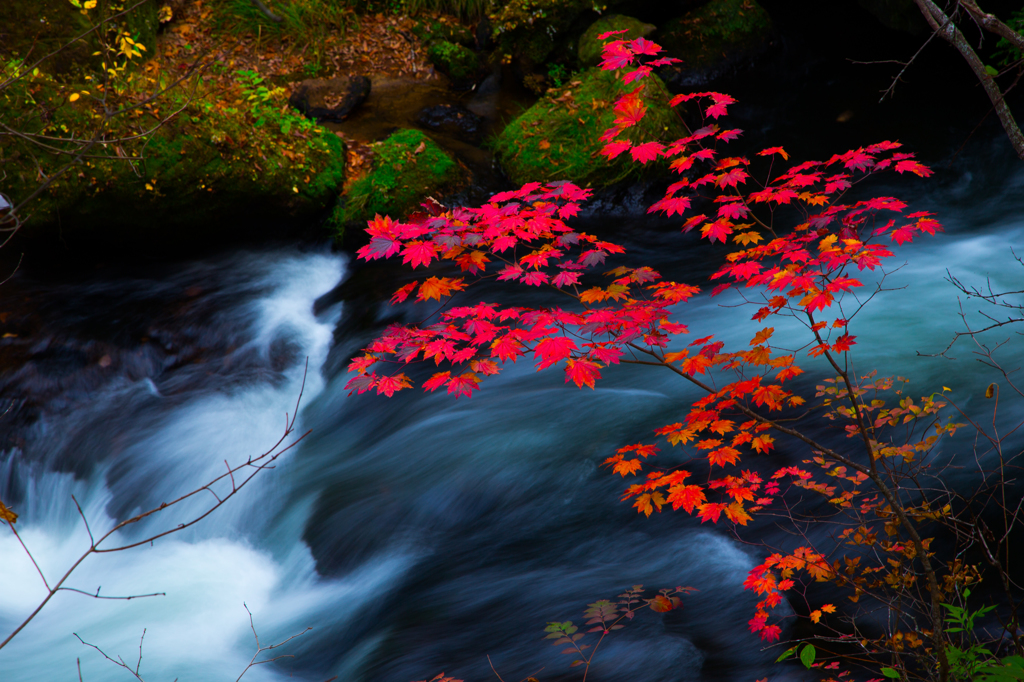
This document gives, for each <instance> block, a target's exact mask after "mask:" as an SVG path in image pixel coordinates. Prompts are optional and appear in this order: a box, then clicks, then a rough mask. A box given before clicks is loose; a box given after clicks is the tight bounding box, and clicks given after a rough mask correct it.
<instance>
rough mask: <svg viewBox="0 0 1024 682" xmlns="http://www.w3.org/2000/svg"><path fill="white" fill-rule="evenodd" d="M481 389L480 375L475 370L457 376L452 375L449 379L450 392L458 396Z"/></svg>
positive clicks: (467, 394)
mask: <svg viewBox="0 0 1024 682" xmlns="http://www.w3.org/2000/svg"><path fill="white" fill-rule="evenodd" d="M479 390H480V377H478V376H477V375H476V374H474V373H473V372H465V373H464V374H460V375H459V376H457V377H452V378H451V379H450V380H449V381H448V393H450V394H452V395H454V396H455V397H456V398H458V397H459V396H463V395H464V396H470V395H472V394H473V391H479Z"/></svg>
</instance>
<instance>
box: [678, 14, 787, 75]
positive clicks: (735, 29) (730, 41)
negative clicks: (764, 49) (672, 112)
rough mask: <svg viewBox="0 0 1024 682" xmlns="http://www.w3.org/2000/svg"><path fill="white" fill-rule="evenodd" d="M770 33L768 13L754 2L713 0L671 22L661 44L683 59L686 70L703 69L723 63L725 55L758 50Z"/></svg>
mask: <svg viewBox="0 0 1024 682" xmlns="http://www.w3.org/2000/svg"><path fill="white" fill-rule="evenodd" d="M770 31H771V19H770V18H769V16H768V13H767V12H765V11H764V9H763V8H762V7H761V6H760V5H758V4H757V3H756V2H754V0H712V2H710V3H708V4H707V5H704V6H703V7H700V8H698V9H695V10H693V11H692V12H688V13H686V14H685V15H683V16H682V17H679V18H676V19H673V20H671V21H669V22H668V23H667V24H666V25H665V27H664V29H663V30H662V31H660V32H659V33H658V42H660V43H661V44H662V45H663V46H664V47H665V48H666V50H667V51H668V53H669V54H670V55H672V56H673V57H678V58H680V59H682V60H683V68H687V69H700V68H705V67H708V66H711V65H712V64H714V63H715V62H718V61H721V59H722V56H723V54H728V53H730V52H736V51H742V50H747V49H751V48H755V47H757V46H758V45H760V44H761V43H763V42H764V41H765V40H766V39H767V38H768V34H769V32H770Z"/></svg>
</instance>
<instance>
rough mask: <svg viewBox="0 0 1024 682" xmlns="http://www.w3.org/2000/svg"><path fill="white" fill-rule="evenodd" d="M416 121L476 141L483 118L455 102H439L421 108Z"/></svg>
mask: <svg viewBox="0 0 1024 682" xmlns="http://www.w3.org/2000/svg"><path fill="white" fill-rule="evenodd" d="M416 123H417V124H419V125H421V126H423V127H424V128H429V129H430V130H436V131H437V132H439V133H444V134H445V135H451V136H452V137H457V138H460V139H463V140H465V141H467V142H470V141H472V142H475V141H478V140H479V137H480V128H481V126H482V125H483V118H482V117H481V116H478V115H476V114H474V113H473V112H472V111H469V110H468V109H463V108H462V107H460V106H457V105H454V104H438V105H436V106H432V107H424V108H423V109H421V110H420V113H419V115H418V116H417V117H416Z"/></svg>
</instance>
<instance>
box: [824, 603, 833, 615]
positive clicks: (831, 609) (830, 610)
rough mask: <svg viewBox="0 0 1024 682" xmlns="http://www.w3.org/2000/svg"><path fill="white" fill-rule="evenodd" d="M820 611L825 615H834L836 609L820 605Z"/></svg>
mask: <svg viewBox="0 0 1024 682" xmlns="http://www.w3.org/2000/svg"><path fill="white" fill-rule="evenodd" d="M821 610H822V611H824V612H825V613H835V612H836V607H834V606H832V605H831V604H822V606H821Z"/></svg>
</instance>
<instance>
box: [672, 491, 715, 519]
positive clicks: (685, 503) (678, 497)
mask: <svg viewBox="0 0 1024 682" xmlns="http://www.w3.org/2000/svg"><path fill="white" fill-rule="evenodd" d="M668 501H669V502H671V503H672V508H673V509H679V508H680V507H682V508H683V510H685V511H686V513H687V514H692V513H693V510H694V509H695V508H697V507H698V506H700V505H702V504H704V503H705V502H706V501H707V498H706V497H704V492H703V491H702V490H701V487H700V486H699V485H680V486H676V487H673V488H670V489H669V491H668Z"/></svg>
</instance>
